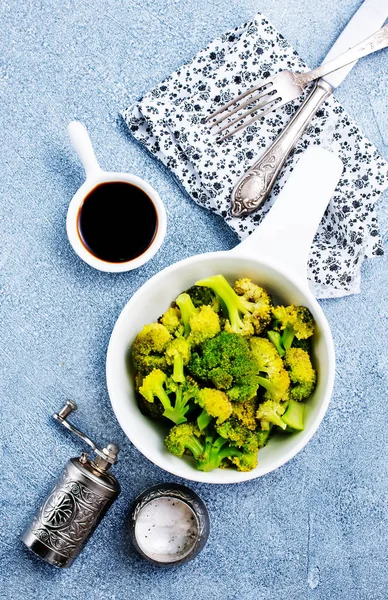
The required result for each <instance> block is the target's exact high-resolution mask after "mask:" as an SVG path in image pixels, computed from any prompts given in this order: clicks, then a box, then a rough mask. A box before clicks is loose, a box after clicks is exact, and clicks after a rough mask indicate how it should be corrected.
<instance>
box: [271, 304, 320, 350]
mask: <svg viewBox="0 0 388 600" xmlns="http://www.w3.org/2000/svg"><path fill="white" fill-rule="evenodd" d="M272 314H273V318H274V320H275V321H274V326H273V329H274V330H275V331H282V332H283V333H282V336H281V343H282V346H283V348H284V349H285V350H288V348H291V345H292V342H293V339H294V337H296V338H297V339H298V340H305V339H307V338H309V337H310V336H312V335H313V333H314V319H313V316H312V314H311V312H310V311H309V309H308V308H306V307H305V306H295V305H294V304H292V305H291V306H275V307H274V308H273V309H272Z"/></svg>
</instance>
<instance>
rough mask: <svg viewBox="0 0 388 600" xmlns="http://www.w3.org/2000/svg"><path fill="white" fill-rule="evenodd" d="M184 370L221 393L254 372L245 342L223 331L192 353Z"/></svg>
mask: <svg viewBox="0 0 388 600" xmlns="http://www.w3.org/2000/svg"><path fill="white" fill-rule="evenodd" d="M187 369H188V371H189V373H190V374H191V375H192V376H193V377H195V378H196V379H199V380H200V381H203V382H205V383H207V382H209V381H210V382H211V383H213V385H214V386H215V387H216V388H218V389H224V390H227V389H229V388H231V387H232V385H233V384H234V383H235V382H237V381H238V380H239V381H240V384H241V383H242V380H243V379H244V378H245V377H249V376H251V375H255V374H256V373H257V365H256V361H255V358H254V357H253V356H252V353H251V350H250V347H249V344H248V342H247V340H245V339H244V338H243V337H242V336H240V335H237V334H234V333H228V332H226V331H221V332H220V333H218V334H217V335H216V336H215V337H213V338H212V339H210V340H206V341H205V342H203V343H202V344H200V346H198V348H197V349H196V351H194V352H193V353H192V355H191V359H190V361H189V363H188V365H187Z"/></svg>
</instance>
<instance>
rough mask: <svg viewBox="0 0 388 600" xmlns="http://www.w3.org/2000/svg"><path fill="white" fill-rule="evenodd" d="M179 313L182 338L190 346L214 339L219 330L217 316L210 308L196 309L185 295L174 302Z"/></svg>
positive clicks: (181, 295) (201, 307)
mask: <svg viewBox="0 0 388 600" xmlns="http://www.w3.org/2000/svg"><path fill="white" fill-rule="evenodd" d="M175 302H176V304H177V305H178V307H179V309H180V313H181V322H182V325H183V332H184V336H185V337H186V338H187V339H188V340H189V342H190V344H191V345H192V346H196V345H198V344H201V343H202V342H204V341H205V340H207V339H209V338H212V337H214V336H215V335H216V334H217V333H218V332H219V331H220V329H221V326H220V319H219V316H218V314H217V313H216V312H215V311H214V310H213V309H212V308H211V307H210V306H206V305H204V306H200V307H199V308H196V307H195V306H194V304H193V302H192V300H191V298H190V296H189V295H188V294H186V293H183V294H180V295H179V296H178V298H177V299H176V300H175Z"/></svg>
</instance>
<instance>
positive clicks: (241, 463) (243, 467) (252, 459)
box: [229, 450, 258, 472]
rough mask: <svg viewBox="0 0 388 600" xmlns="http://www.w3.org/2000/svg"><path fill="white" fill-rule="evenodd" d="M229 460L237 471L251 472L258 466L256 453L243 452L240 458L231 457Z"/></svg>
mask: <svg viewBox="0 0 388 600" xmlns="http://www.w3.org/2000/svg"><path fill="white" fill-rule="evenodd" d="M229 460H230V461H231V462H232V464H234V465H236V467H237V471H243V472H247V471H252V469H256V467H257V465H258V452H257V450H256V452H244V453H243V454H241V455H240V456H232V457H231V458H230V459H229Z"/></svg>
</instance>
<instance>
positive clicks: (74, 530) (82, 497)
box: [22, 400, 120, 567]
mask: <svg viewBox="0 0 388 600" xmlns="http://www.w3.org/2000/svg"><path fill="white" fill-rule="evenodd" d="M75 410H77V405H76V403H75V402H73V401H71V400H67V402H66V404H65V406H64V407H63V408H62V410H61V411H60V412H59V413H56V414H54V415H53V417H54V419H56V420H57V421H58V422H59V423H61V424H62V425H63V426H64V427H66V428H67V429H69V431H71V432H72V433H75V434H76V435H77V436H78V437H80V438H81V439H82V440H83V441H84V442H85V443H86V444H88V445H89V446H91V448H93V451H94V453H95V455H96V456H95V457H94V458H93V459H90V458H89V457H88V455H87V453H86V452H83V453H82V454H81V456H80V457H79V458H71V459H70V460H69V462H68V463H67V464H66V466H65V469H64V471H63V473H62V475H61V476H60V478H59V479H58V481H57V483H56V484H55V486H54V488H53V490H52V491H51V493H50V494H49V496H48V498H47V500H46V501H45V502H44V503H43V505H42V506H41V507H40V509H39V510H38V512H37V513H36V515H35V517H34V519H33V520H32V522H31V524H30V526H29V527H28V528H27V530H26V531H25V533H24V535H23V538H22V539H23V542H24V543H25V544H26V546H27V547H28V548H30V549H31V550H32V551H33V552H35V554H37V555H38V556H40V558H42V559H43V560H45V561H46V562H48V563H50V564H51V565H55V566H57V567H69V566H70V565H71V563H72V562H73V560H74V559H75V557H76V556H77V555H78V554H79V553H80V551H81V550H82V548H83V546H84V545H85V544H86V542H87V540H88V539H89V537H90V536H91V534H92V533H93V531H94V529H95V528H96V527H97V525H98V523H99V522H100V521H101V519H102V517H103V516H104V514H105V513H106V511H107V510H108V508H109V507H110V506H111V504H112V503H113V502H114V501H115V500H116V498H117V496H118V495H119V493H120V485H119V483H118V481H117V479H116V478H115V477H113V475H111V474H110V473H108V469H109V468H110V466H111V465H113V464H115V463H116V461H117V454H118V452H119V447H118V446H117V445H116V444H112V443H111V444H107V445H106V447H105V448H102V450H101V449H100V448H98V447H97V446H96V444H95V443H94V442H93V441H92V440H91V439H90V438H89V437H88V436H87V435H85V434H84V433H82V431H80V430H79V429H77V427H75V426H74V425H72V424H71V423H69V421H68V420H67V417H68V416H69V415H70V414H71V413H72V412H73V411H75Z"/></svg>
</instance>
